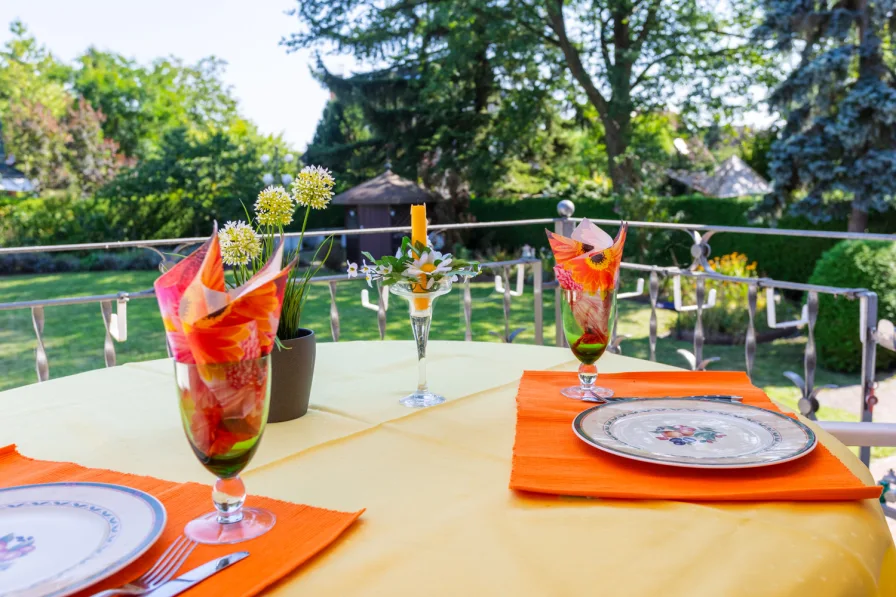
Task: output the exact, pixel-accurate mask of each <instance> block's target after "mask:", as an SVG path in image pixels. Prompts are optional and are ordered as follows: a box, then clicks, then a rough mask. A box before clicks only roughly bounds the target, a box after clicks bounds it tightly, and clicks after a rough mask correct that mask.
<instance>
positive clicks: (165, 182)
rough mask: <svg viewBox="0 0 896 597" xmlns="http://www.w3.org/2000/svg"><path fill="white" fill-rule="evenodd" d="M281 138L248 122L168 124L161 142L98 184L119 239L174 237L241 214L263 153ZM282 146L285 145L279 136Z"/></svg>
mask: <svg viewBox="0 0 896 597" xmlns="http://www.w3.org/2000/svg"><path fill="white" fill-rule="evenodd" d="M278 143H279V141H278V140H276V139H271V138H263V137H261V136H260V135H258V133H257V132H256V131H255V130H254V129H253V128H251V127H248V128H242V129H240V130H233V131H220V130H219V131H215V132H213V133H201V132H198V131H194V130H190V129H188V128H186V127H181V128H178V129H171V130H169V131H167V132H166V133H165V135H164V137H162V140H161V143H160V145H159V148H158V150H157V151H156V152H155V153H154V154H153V155H152V156H149V157H146V158H144V159H142V160H141V161H140V162H139V163H138V164H137V165H136V166H135V167H134V168H132V169H130V170H127V171H124V172H122V174H121V175H119V176H118V177H117V178H116V179H115V180H114V181H112V182H111V183H109V184H107V185H105V186H104V187H102V188H101V189H100V190H99V191H98V193H97V197H98V198H99V199H100V200H101V201H103V202H104V203H105V204H107V205H108V213H109V217H110V226H111V227H112V228H113V230H114V231H115V232H114V235H115V237H116V238H118V239H132V240H133V239H143V238H177V237H180V236H202V235H206V234H208V231H209V230H210V229H211V226H212V222H213V221H215V220H217V221H218V222H219V223H220V224H221V225H223V223H224V222H226V221H227V220H235V219H239V218H244V217H245V212H244V209H243V205H244V204H245V205H247V206H250V205H251V204H252V203H253V202H254V200H255V197H256V195H257V194H258V191H260V190H261V188H262V186H263V183H262V176H263V174H264V172H263V170H264V165H263V164H262V163H261V159H260V158H261V155H262V154H263V153H270V152H272V151H273V149H274V147H275V144H278ZM279 151H280V152H281V153H287V151H288V149H287V148H286V147H285V146H283V145H282V144H279Z"/></svg>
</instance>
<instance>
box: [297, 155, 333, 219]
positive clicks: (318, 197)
mask: <svg viewBox="0 0 896 597" xmlns="http://www.w3.org/2000/svg"><path fill="white" fill-rule="evenodd" d="M335 184H336V181H335V180H333V175H332V174H330V171H329V170H327V169H326V168H321V167H320V166H306V167H305V168H302V171H301V172H299V175H298V176H296V179H295V180H294V181H293V182H292V195H293V198H294V199H295V201H296V203H298V204H299V205H301V206H302V207H308V206H311V207H312V208H313V209H324V208H326V207H327V204H329V203H330V199H332V198H333V185H335Z"/></svg>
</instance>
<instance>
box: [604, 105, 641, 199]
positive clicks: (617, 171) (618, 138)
mask: <svg viewBox="0 0 896 597" xmlns="http://www.w3.org/2000/svg"><path fill="white" fill-rule="evenodd" d="M603 123H604V130H605V131H606V132H605V133H604V136H605V140H606V144H607V158H609V162H610V179H611V180H612V181H613V191H614V192H616V193H620V194H624V193H625V192H627V191H629V190H631V189H632V188H633V187H634V186H635V185H636V184H637V183H638V179H639V176H638V173H637V172H636V171H635V164H634V160H632V157H631V156H630V155H627V154H626V151H627V150H628V145H629V140H630V138H629V134H628V131H627V130H620V129H623V127H621V126H619V123H618V122H615V121H614V120H613V119H612V118H604V119H603ZM625 128H628V127H625Z"/></svg>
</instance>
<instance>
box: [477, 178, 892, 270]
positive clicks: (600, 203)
mask: <svg viewBox="0 0 896 597" xmlns="http://www.w3.org/2000/svg"><path fill="white" fill-rule="evenodd" d="M661 201H662V203H663V204H664V206H665V207H667V208H668V210H669V213H673V214H674V213H678V212H681V213H682V218H681V220H680V221H681V222H683V223H689V224H716V225H720V226H755V225H751V224H750V223H749V221H748V220H747V216H746V214H747V211H748V210H749V209H750V208H751V207H752V206H753V205H754V203H755V200H754V199H712V198H707V197H703V196H699V195H697V196H690V195H689V196H682V197H668V198H663V199H662V200H661ZM613 208H614V201H613V199H610V198H607V199H597V200H581V201H576V211H575V215H576V217H589V218H594V219H610V220H617V219H619V214H617V213H616V212H615V211H614V209H613ZM470 211H471V213H472V214H473V216H474V217H475V219H476V220H477V221H479V222H488V221H495V220H511V219H512V220H523V219H530V218H554V217H557V200H556V199H553V198H544V197H537V198H531V199H517V200H514V199H494V198H476V199H474V200H473V201H471V202H470ZM549 227H550V226H549ZM778 227H779V228H782V229H787V228H789V229H797V230H839V231H843V230H846V221H845V220H832V221H830V222H825V223H822V224H813V223H812V222H810V221H808V220H806V219H805V218H795V217H785V218H782V219H781V221H780V222H779V224H778ZM869 229H870V230H871V232H885V233H894V232H896V213H894V212H888V213H885V214H872V216H871V219H870V225H869ZM660 234H666V235H667V236H668V239H669V241H670V242H669V246H670V247H671V250H672V253H673V255H669V254H665V253H664V254H662V255H653V256H651V258H650V259H649V261H650V262H652V263H656V264H660V265H673V264H674V263H676V262H677V263H678V264H689V263H690V262H691V257H690V245H691V243H690V241H689V239H688V237H687V236H686V235H685V234H684V233H682V232H675V231H669V232H661V233H660ZM472 240H473V241H474V242H475V243H477V244H478V247H479V248H485V247H502V248H518V247H521V246H523V245H524V244H529V245H532V246H535V247H544V246H547V241H546V239H545V236H544V227H543V226H520V227H507V228H493V229H489V230H487V231H486V232H484V233H483V234H481V235H479V234H478V235H477V236H476V237H474V239H472ZM836 243H837V241H836V240H831V239H823V238H793V237H782V236H763V235H758V234H757V235H751V234H726V233H719V234H716V235H714V236H713V237H712V239H710V241H709V244H710V246H711V247H712V254H713V255H714V256H719V255H726V254H729V253H733V252H735V251H736V252H739V253H745V254H746V255H747V256H748V257H749V258H750V260H751V261H756V262H757V263H758V264H759V270H760V272H761V274H762V275H763V276H767V277H770V278H774V279H776V280H787V281H791V282H806V281H807V280H808V279H809V277H810V276H811V275H812V271H813V270H814V268H815V262H816V261H818V259H819V258H820V257H821V255H822V253H824V252H825V251H826V250H828V249H830V248H831V247H833V246H834V245H835V244H836ZM626 258H629V257H628V256H626Z"/></svg>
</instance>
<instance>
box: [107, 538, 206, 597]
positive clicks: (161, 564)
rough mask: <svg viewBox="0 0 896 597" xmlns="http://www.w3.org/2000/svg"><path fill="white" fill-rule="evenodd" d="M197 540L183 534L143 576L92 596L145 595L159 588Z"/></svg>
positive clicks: (184, 558)
mask: <svg viewBox="0 0 896 597" xmlns="http://www.w3.org/2000/svg"><path fill="white" fill-rule="evenodd" d="M194 549H196V542H195V541H191V540H189V539H187V538H186V537H184V536H183V535H181V536H180V537H178V538H177V540H175V541H174V543H172V544H171V545H170V546H169V547H168V549H166V550H165V553H163V554H162V555H161V557H159V559H158V560H157V561H156V563H155V564H154V565H153V567H152V568H150V569H149V570H147V571H146V573H145V574H143V576H141V577H139V578H137V579H136V580H132V581H131V582H129V583H128V584H126V585H124V586H122V587H119V588H117V589H109V590H107V591H101V592H99V593H95V594H94V595H93V596H92V597H110V596H111V595H145V594H146V593H149V592H150V591H152V590H153V589H157V588H159V587H161V586H162V585H164V584H165V583H166V582H168V581H169V580H171V579H172V578H173V577H174V575H175V574H177V571H178V570H180V567H181V566H183V564H184V562H185V561H187V557H189V555H190V554H191V553H193V550H194Z"/></svg>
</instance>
